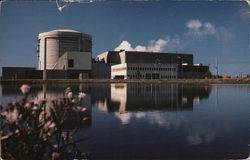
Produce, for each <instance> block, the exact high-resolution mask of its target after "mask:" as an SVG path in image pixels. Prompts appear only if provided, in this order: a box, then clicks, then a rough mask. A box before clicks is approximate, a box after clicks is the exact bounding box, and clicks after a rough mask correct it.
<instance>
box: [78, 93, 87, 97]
mask: <svg viewBox="0 0 250 160" xmlns="http://www.w3.org/2000/svg"><path fill="white" fill-rule="evenodd" d="M85 96H86V94H85V93H83V92H80V93H79V94H78V98H79V99H83V98H84V97H85Z"/></svg>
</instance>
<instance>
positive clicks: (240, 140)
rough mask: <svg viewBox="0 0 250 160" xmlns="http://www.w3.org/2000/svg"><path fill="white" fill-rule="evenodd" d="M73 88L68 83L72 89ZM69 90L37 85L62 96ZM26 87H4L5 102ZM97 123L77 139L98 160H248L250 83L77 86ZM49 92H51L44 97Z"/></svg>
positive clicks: (37, 90)
mask: <svg viewBox="0 0 250 160" xmlns="http://www.w3.org/2000/svg"><path fill="white" fill-rule="evenodd" d="M67 86H68V85H67ZM67 86H43V87H42V86H33V87H32V95H31V96H32V97H43V96H44V95H46V97H60V96H62V95H63V93H64V89H65V88H66V87H67ZM19 87H20V86H8V85H7V86H1V88H0V90H2V92H1V93H0V94H2V98H1V100H2V104H6V103H7V102H9V101H12V100H18V99H19V98H20V96H21V93H20V92H19V89H18V88H19ZM71 87H72V88H73V90H74V93H75V94H77V93H78V92H79V91H83V92H85V93H86V94H87V96H86V97H85V99H84V103H85V106H86V108H87V112H88V113H89V115H90V117H91V119H90V121H89V123H87V124H86V126H84V127H83V128H84V129H82V130H80V131H79V132H78V134H77V135H76V137H75V138H76V139H77V138H82V137H90V139H89V140H87V141H84V142H81V143H79V144H78V146H77V147H78V148H79V149H81V150H82V151H85V152H87V153H89V154H90V157H91V158H92V159H209V160H211V159H243V158H247V157H248V156H249V146H248V145H249V135H250V130H249V127H250V125H249V124H250V120H249V115H250V110H249V107H250V105H249V103H250V85H195V84H194V85H191V84H188V85H187V84H107V85H75V86H71ZM44 91H46V94H44Z"/></svg>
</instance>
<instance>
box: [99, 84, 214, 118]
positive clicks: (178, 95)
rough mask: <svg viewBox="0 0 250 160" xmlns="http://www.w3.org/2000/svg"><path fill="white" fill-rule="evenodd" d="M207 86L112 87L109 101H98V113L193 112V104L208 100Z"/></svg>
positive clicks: (148, 85)
mask: <svg viewBox="0 0 250 160" xmlns="http://www.w3.org/2000/svg"><path fill="white" fill-rule="evenodd" d="M210 91H211V87H210V86H202V87H197V86H190V85H183V84H182V85H179V84H164V85H159V84H140V85H135V84H111V97H110V100H109V99H108V97H107V99H105V100H104V101H98V108H99V110H100V111H106V112H118V113H120V114H124V113H126V112H138V111H180V110H193V103H194V102H199V101H200V100H202V99H203V98H208V97H209V94H210Z"/></svg>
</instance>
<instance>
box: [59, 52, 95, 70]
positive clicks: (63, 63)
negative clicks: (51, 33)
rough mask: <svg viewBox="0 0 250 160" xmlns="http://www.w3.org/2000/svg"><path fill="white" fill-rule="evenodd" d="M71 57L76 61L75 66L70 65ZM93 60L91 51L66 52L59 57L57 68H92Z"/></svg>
mask: <svg viewBox="0 0 250 160" xmlns="http://www.w3.org/2000/svg"><path fill="white" fill-rule="evenodd" d="M69 59H71V60H73V61H74V67H69V66H68V60H69ZM91 60H92V59H91V53H90V52H66V53H65V54H63V55H62V56H61V57H60V58H59V60H58V63H57V65H56V67H55V68H56V69H62V70H91V68H92V62H91Z"/></svg>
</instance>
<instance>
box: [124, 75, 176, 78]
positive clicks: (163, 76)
mask: <svg viewBox="0 0 250 160" xmlns="http://www.w3.org/2000/svg"><path fill="white" fill-rule="evenodd" d="M154 77H155V78H154ZM160 77H161V78H167V79H175V78H177V77H176V76H172V75H161V76H160ZM128 78H149V79H151V78H153V79H159V75H155V76H154V75H150V76H149V75H128Z"/></svg>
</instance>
